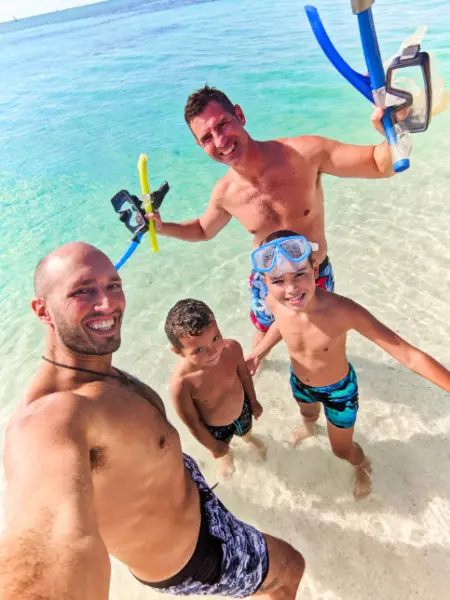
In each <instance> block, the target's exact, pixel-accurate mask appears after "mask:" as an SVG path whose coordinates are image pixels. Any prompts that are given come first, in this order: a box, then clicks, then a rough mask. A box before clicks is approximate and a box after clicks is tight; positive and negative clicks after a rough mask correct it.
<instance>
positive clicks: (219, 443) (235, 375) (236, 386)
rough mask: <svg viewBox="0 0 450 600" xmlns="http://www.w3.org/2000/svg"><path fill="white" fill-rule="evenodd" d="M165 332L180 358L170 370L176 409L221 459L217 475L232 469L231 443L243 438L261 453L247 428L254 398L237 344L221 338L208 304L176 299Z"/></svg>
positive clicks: (256, 407)
mask: <svg viewBox="0 0 450 600" xmlns="http://www.w3.org/2000/svg"><path fill="white" fill-rule="evenodd" d="M165 332H166V334H167V337H168V338H169V340H170V343H171V344H172V350H173V351H174V352H175V353H176V354H178V355H179V356H181V357H182V361H181V362H180V363H179V365H178V367H177V369H176V370H175V372H174V374H173V375H172V379H171V382H170V393H171V397H172V402H173V404H174V407H175V410H176V411H177V413H178V415H179V417H180V419H181V420H182V421H183V422H184V423H185V424H186V425H187V427H188V429H189V430H190V432H191V433H192V435H193V436H194V437H195V438H196V439H197V440H198V441H199V442H200V443H201V444H203V446H205V447H206V448H208V450H209V451H210V452H211V454H212V455H213V456H214V458H216V459H218V460H219V461H220V464H219V475H220V476H221V477H224V478H228V477H231V475H232V474H233V473H234V470H235V468H234V463H233V456H232V453H231V450H230V442H231V439H232V438H233V436H234V435H238V436H240V437H242V439H243V440H244V441H245V442H247V443H248V444H250V445H252V446H253V447H254V448H255V449H256V450H257V451H258V452H259V454H260V455H261V456H262V457H263V458H265V456H266V453H267V451H266V448H265V446H264V444H263V443H262V441H261V440H259V439H257V438H256V437H254V436H253V435H252V433H251V428H252V415H253V416H254V417H255V419H258V418H259V417H260V416H261V414H262V410H263V409H262V406H261V404H260V403H259V402H258V401H257V400H256V394H255V388H254V386H253V381H252V377H251V375H250V372H249V370H248V368H247V365H246V363H245V359H244V355H243V353H242V348H241V346H240V344H239V343H238V342H236V341H235V340H229V339H228V340H225V339H223V337H222V334H221V333H220V330H219V327H218V326H217V323H216V319H215V317H214V314H213V313H212V311H211V309H210V308H209V307H208V306H207V305H206V304H205V303H204V302H201V301H200V300H193V299H191V298H189V299H187V300H180V301H179V302H177V303H176V304H175V306H174V307H173V308H172V309H171V310H170V311H169V314H168V315H167V319H166V324H165Z"/></svg>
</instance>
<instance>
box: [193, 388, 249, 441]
mask: <svg viewBox="0 0 450 600" xmlns="http://www.w3.org/2000/svg"><path fill="white" fill-rule="evenodd" d="M252 422H253V415H252V409H251V407H250V401H249V399H248V397H247V394H245V396H244V404H243V406H242V412H241V414H240V415H239V417H238V418H237V419H236V420H234V421H233V422H232V423H230V424H229V425H208V424H207V423H203V421H202V423H203V425H204V426H205V427H206V429H208V431H209V432H210V434H211V435H212V436H213V437H214V438H215V439H216V440H219V442H227V443H229V442H231V439H232V437H233V436H234V435H238V436H243V435H246V434H247V433H249V431H250V430H251V428H252Z"/></svg>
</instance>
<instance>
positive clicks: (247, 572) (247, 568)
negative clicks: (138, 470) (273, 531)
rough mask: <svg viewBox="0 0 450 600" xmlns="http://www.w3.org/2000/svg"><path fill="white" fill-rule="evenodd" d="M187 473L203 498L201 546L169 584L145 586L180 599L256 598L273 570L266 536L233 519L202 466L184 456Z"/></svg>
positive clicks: (169, 580) (199, 543)
mask: <svg viewBox="0 0 450 600" xmlns="http://www.w3.org/2000/svg"><path fill="white" fill-rule="evenodd" d="M183 457H184V464H185V467H186V470H187V471H188V472H189V474H190V476H191V477H192V479H193V481H194V483H195V484H196V486H197V488H198V491H199V495H200V510H201V524H200V533H199V537H198V541H197V546H196V548H195V550H194V554H193V555H192V557H191V559H190V560H189V562H188V563H187V565H186V566H184V567H183V568H182V569H181V571H180V572H179V573H177V574H176V575H174V576H173V577H171V578H170V579H167V580H165V581H159V582H157V583H151V582H149V581H142V580H141V579H139V581H140V582H141V583H143V584H144V585H147V586H149V587H151V588H154V589H157V590H159V591H161V592H166V593H168V594H173V595H176V596H191V595H199V596H206V595H208V596H213V595H219V596H228V597H231V598H246V597H247V596H251V595H253V594H255V593H256V592H257V591H258V589H259V588H260V586H261V585H262V583H263V582H264V579H265V578H266V575H267V572H268V569H269V556H268V552H267V544H266V540H265V539H264V536H263V534H262V533H261V532H259V531H258V530H257V529H255V528H254V527H252V526H251V525H247V524H246V523H242V521H239V520H238V519H236V517H235V516H233V515H232V514H231V513H230V512H229V510H228V509H226V508H225V506H224V505H223V504H222V502H221V501H220V500H219V499H218V498H217V496H216V495H215V494H214V493H213V492H212V491H211V490H210V488H209V486H208V484H207V483H206V481H205V479H204V477H203V475H202V474H201V472H200V469H199V468H198V465H197V463H196V462H195V461H194V460H193V459H192V458H191V457H190V456H188V455H187V454H184V455H183Z"/></svg>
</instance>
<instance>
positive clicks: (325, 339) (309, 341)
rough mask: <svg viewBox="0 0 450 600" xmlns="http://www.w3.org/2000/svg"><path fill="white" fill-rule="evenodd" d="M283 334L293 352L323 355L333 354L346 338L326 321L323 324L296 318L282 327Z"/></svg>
mask: <svg viewBox="0 0 450 600" xmlns="http://www.w3.org/2000/svg"><path fill="white" fill-rule="evenodd" d="M280 330H281V334H282V336H283V339H284V340H285V342H286V344H287V346H288V348H289V352H290V353H291V354H302V355H305V356H321V355H324V354H327V353H329V354H332V353H333V351H334V350H335V349H336V348H337V347H340V346H341V345H342V343H343V339H344V340H345V335H344V336H343V335H342V333H341V332H339V331H337V330H336V329H335V328H334V327H332V326H327V324H326V323H323V324H321V325H318V324H315V323H311V322H308V321H305V322H300V321H296V319H292V320H290V321H286V322H285V323H283V327H280Z"/></svg>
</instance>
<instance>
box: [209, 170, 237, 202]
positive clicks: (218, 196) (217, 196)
mask: <svg viewBox="0 0 450 600" xmlns="http://www.w3.org/2000/svg"><path fill="white" fill-rule="evenodd" d="M235 185H236V181H235V177H233V172H232V171H231V170H230V171H228V173H225V175H223V176H222V177H221V178H220V179H218V180H217V181H216V183H215V184H214V187H213V189H212V193H211V200H210V202H212V203H214V204H217V205H218V206H221V205H222V204H223V200H225V199H226V198H227V196H228V195H229V194H230V193H231V192H232V190H233V186H235Z"/></svg>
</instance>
